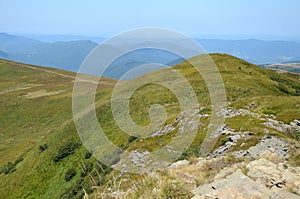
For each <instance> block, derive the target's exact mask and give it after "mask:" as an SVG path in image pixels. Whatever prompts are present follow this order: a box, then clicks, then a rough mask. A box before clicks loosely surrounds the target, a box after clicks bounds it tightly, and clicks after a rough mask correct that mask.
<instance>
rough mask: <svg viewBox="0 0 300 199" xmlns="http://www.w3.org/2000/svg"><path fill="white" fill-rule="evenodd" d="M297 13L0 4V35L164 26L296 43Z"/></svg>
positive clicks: (194, 2) (157, 5)
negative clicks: (293, 39)
mask: <svg viewBox="0 0 300 199" xmlns="http://www.w3.org/2000/svg"><path fill="white" fill-rule="evenodd" d="M299 9H300V1H299V0H148V1H146V0H144V1H143V0H126V1H125V0H105V1H101V0H86V1H80V0H43V1H40V0H26V1H22V0H0V32H7V33H11V34H71V35H88V36H99V37H109V36H112V35H115V34H118V33H120V32H123V31H126V30H130V29H135V28H141V27H161V28H168V29H173V30H176V31H179V32H181V33H183V34H186V35H188V36H192V37H201V36H210V37H214V36H216V37H218V36H221V35H222V36H223V37H226V36H227V37H232V36H233V37H234V36H235V37H243V36H245V37H253V38H255V37H261V38H262V37H265V38H268V37H269V38H278V39H289V38H297V39H298V38H300V22H299V21H300V20H299V19H300V16H299ZM299 40H300V39H299Z"/></svg>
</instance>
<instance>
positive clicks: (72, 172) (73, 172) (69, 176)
mask: <svg viewBox="0 0 300 199" xmlns="http://www.w3.org/2000/svg"><path fill="white" fill-rule="evenodd" d="M76 173H77V172H76V170H75V169H74V168H71V169H68V170H67V172H66V174H65V180H66V181H67V182H68V181H70V180H71V179H72V178H73V177H74V176H76Z"/></svg>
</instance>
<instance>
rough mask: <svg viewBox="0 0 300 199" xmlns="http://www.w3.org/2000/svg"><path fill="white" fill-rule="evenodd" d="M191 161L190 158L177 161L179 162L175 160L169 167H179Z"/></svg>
mask: <svg viewBox="0 0 300 199" xmlns="http://www.w3.org/2000/svg"><path fill="white" fill-rule="evenodd" d="M189 163H190V162H189V161H188V160H180V161H177V162H174V163H172V164H171V165H170V166H169V167H168V168H169V169H172V168H177V167H179V166H182V165H187V164H189Z"/></svg>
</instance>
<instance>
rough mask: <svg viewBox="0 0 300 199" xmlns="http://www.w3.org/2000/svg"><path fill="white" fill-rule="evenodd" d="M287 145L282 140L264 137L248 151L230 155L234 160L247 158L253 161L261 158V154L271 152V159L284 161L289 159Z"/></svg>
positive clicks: (235, 152) (287, 143) (286, 142)
mask: <svg viewBox="0 0 300 199" xmlns="http://www.w3.org/2000/svg"><path fill="white" fill-rule="evenodd" d="M289 145H290V144H289V142H288V141H286V140H284V139H282V138H277V137H273V136H266V137H264V138H262V139H261V141H260V142H259V143H258V144H257V145H255V146H252V147H250V148H249V149H248V150H240V151H234V152H232V153H231V154H232V155H233V156H235V157H236V158H244V157H249V158H251V159H255V158H256V157H258V156H262V155H263V154H265V153H268V151H269V150H271V151H272V152H271V154H272V155H273V158H277V159H278V158H281V159H284V158H288V157H289V154H288V148H289ZM277 156H278V157H277Z"/></svg>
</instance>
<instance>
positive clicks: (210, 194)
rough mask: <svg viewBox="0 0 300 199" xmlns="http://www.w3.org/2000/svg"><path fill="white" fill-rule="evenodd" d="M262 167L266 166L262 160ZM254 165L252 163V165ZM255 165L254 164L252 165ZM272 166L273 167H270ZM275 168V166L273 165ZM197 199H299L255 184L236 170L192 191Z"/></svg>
mask: <svg viewBox="0 0 300 199" xmlns="http://www.w3.org/2000/svg"><path fill="white" fill-rule="evenodd" d="M262 162H263V165H268V164H270V163H267V162H266V161H265V160H262ZM253 164H254V163H253ZM254 165H255V164H254ZM270 166H272V167H273V166H274V165H270ZM275 167H276V165H275ZM192 192H193V193H194V194H195V195H196V196H195V199H196V198H198V199H200V198H218V199H228V198H232V199H240V198H257V199H258V198H261V199H263V198H272V199H275V198H276V199H277V198H278V199H281V198H282V199H284V198H288V199H299V198H300V197H299V196H298V195H296V194H293V193H290V192H288V191H287V190H285V189H280V188H276V187H275V188H271V189H268V188H267V187H266V186H265V184H261V183H258V182H255V181H254V180H252V179H251V178H249V177H248V176H246V175H245V174H243V172H242V171H241V170H240V169H238V170H237V171H236V172H234V173H233V174H231V175H228V176H227V177H225V178H221V179H219V178H218V179H215V180H214V182H212V183H210V184H204V185H201V186H199V187H197V188H195V189H193V191H192Z"/></svg>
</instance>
